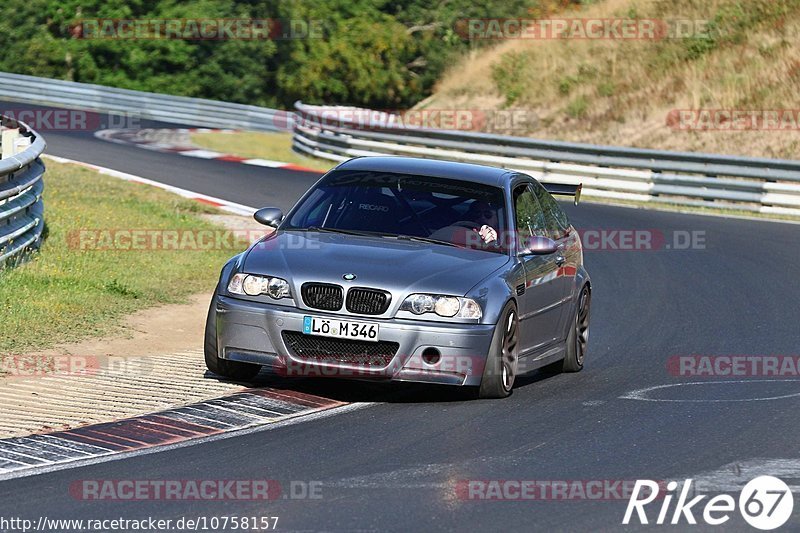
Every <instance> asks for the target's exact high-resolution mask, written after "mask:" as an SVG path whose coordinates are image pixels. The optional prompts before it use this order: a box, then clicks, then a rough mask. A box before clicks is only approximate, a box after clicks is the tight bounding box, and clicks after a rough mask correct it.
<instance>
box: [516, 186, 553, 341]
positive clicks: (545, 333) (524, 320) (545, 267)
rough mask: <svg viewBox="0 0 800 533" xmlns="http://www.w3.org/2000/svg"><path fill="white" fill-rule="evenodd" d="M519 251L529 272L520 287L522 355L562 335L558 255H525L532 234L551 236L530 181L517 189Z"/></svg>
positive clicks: (518, 290)
mask: <svg viewBox="0 0 800 533" xmlns="http://www.w3.org/2000/svg"><path fill="white" fill-rule="evenodd" d="M512 198H513V201H514V219H515V231H516V234H517V239H516V241H517V247H518V248H517V253H518V254H520V255H519V256H518V257H519V260H520V261H521V262H522V264H523V267H524V271H525V281H524V284H523V285H524V286H523V287H519V286H518V287H517V295H518V298H517V300H518V304H519V317H520V356H521V357H525V356H528V355H532V354H534V353H536V352H537V351H539V349H540V348H544V347H545V346H547V345H549V344H551V343H552V342H553V341H555V340H556V339H557V338H558V336H559V329H558V327H559V321H560V320H561V309H560V306H559V305H558V304H559V301H560V300H561V297H562V296H561V287H560V286H559V285H558V283H557V275H558V269H559V265H558V264H557V263H556V257H557V254H548V255H537V254H524V253H522V251H523V250H522V248H523V247H524V245H525V243H526V242H527V241H528V239H529V238H530V237H545V236H547V228H546V225H545V219H544V214H543V212H542V208H541V207H540V205H539V201H538V200H537V198H536V195H535V193H534V191H533V189H532V188H531V184H530V183H525V184H522V185H518V186H517V187H516V188H515V189H514V192H513V197H512Z"/></svg>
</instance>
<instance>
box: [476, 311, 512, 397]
mask: <svg viewBox="0 0 800 533" xmlns="http://www.w3.org/2000/svg"><path fill="white" fill-rule="evenodd" d="M518 348H519V315H518V314H517V306H516V305H515V304H514V302H508V303H507V304H506V305H505V307H503V311H502V312H501V313H500V318H499V319H498V320H497V326H495V329H494V335H493V336H492V344H491V345H490V347H489V353H488V355H487V357H486V365H485V366H484V368H483V377H482V378H481V386H480V389H479V390H478V398H505V397H507V396H508V395H509V394H511V389H512V388H513V387H514V378H515V377H516V373H517V362H518Z"/></svg>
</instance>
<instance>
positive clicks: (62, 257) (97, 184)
mask: <svg viewBox="0 0 800 533" xmlns="http://www.w3.org/2000/svg"><path fill="white" fill-rule="evenodd" d="M44 199H45V220H46V222H47V226H46V231H47V238H46V240H45V241H44V243H43V245H42V248H41V250H40V251H39V252H38V253H36V254H33V256H32V258H31V260H30V261H28V262H26V263H24V264H22V265H19V266H18V267H16V268H12V269H7V270H0V309H1V310H2V317H3V319H2V320H0V354H18V353H23V352H24V351H30V350H36V349H44V348H47V347H50V346H53V345H55V344H58V343H63V342H70V341H75V340H78V339H81V338H86V337H89V336H99V335H106V334H110V333H113V332H114V331H115V330H118V328H119V325H120V323H121V321H122V319H123V317H124V316H125V315H127V314H129V313H131V312H133V311H136V310H139V309H142V308H146V307H149V306H154V305H158V304H164V303H178V302H183V301H185V297H186V296H188V295H190V294H195V293H198V292H201V291H212V290H213V288H214V285H215V283H216V280H217V276H218V275H219V270H220V267H221V266H222V264H223V263H224V261H225V260H226V259H227V258H228V257H230V256H232V255H234V253H236V251H235V250H219V249H215V250H200V249H198V248H199V247H198V246H194V247H191V246H177V247H173V249H169V250H167V249H162V250H148V249H141V248H140V249H137V250H123V249H116V250H108V249H105V250H86V249H81V248H82V246H81V245H80V243H79V242H76V237H77V236H78V232H79V231H80V230H112V231H113V230H128V229H146V230H176V231H175V233H179V232H181V231H184V230H215V229H219V227H218V226H215V225H213V224H211V223H210V222H207V221H205V220H203V219H202V218H201V217H200V216H199V215H200V214H201V213H210V212H216V210H214V209H212V208H210V207H207V206H204V205H202V204H199V203H197V202H193V201H190V200H186V199H183V198H181V197H179V196H176V195H173V194H171V193H168V192H165V191H162V190H159V189H156V188H154V187H148V186H142V185H139V184H135V183H129V182H125V181H122V180H117V179H114V178H111V177H107V176H102V175H100V174H98V173H96V172H94V171H91V170H88V169H84V168H80V167H77V166H73V165H65V164H59V163H55V162H48V163H47V173H46V174H45V195H44ZM120 242H121V241H120ZM181 242H184V241H181ZM83 248H86V247H85V246H83ZM175 248H178V249H175Z"/></svg>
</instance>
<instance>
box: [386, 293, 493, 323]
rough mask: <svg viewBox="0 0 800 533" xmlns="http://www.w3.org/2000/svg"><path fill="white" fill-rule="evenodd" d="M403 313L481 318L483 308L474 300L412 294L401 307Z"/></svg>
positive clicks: (439, 295)
mask: <svg viewBox="0 0 800 533" xmlns="http://www.w3.org/2000/svg"><path fill="white" fill-rule="evenodd" d="M400 310H401V311H410V312H412V313H414V314H415V315H422V314H425V313H436V314H437V315H439V316H442V317H445V318H481V317H482V316H483V312H482V311H481V306H480V305H479V304H478V302H476V301H475V300H473V299H472V298H458V297H456V296H445V295H442V294H412V295H410V296H409V297H408V298H406V299H405V300H404V301H403V303H402V304H401V305H400Z"/></svg>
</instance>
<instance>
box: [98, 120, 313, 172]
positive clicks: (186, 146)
mask: <svg viewBox="0 0 800 533" xmlns="http://www.w3.org/2000/svg"><path fill="white" fill-rule="evenodd" d="M139 131H140V130H134V129H108V130H100V131H96V132H95V133H94V136H95V137H97V138H98V139H102V140H104V141H109V142H113V143H117V144H131V145H133V146H136V147H138V148H145V149H147V150H153V151H155V152H168V153H173V154H180V155H183V156H186V157H197V158H200V159H215V160H218V161H228V162H231V163H242V164H244V165H255V166H260V167H271V168H283V169H286V170H294V171H297V172H314V173H316V174H322V171H320V170H317V169H315V168H309V167H304V166H302V165H295V164H293V163H285V162H283V161H270V160H269V159H259V158H248V157H242V156H238V155H234V154H223V153H222V152H216V151H214V150H206V149H204V148H199V147H197V146H195V145H191V143H189V142H188V141H186V142H184V143H183V144H182V143H178V142H165V141H164V140H163V139H148V138H141V137H138V136H137V135H138V133H139ZM153 131H157V132H159V133H161V134H165V135H169V133H170V132H174V133H179V134H186V133H194V132H202V133H208V132H216V133H234V132H236V131H237V130H220V129H185V128H177V129H169V128H161V129H158V130H153Z"/></svg>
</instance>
